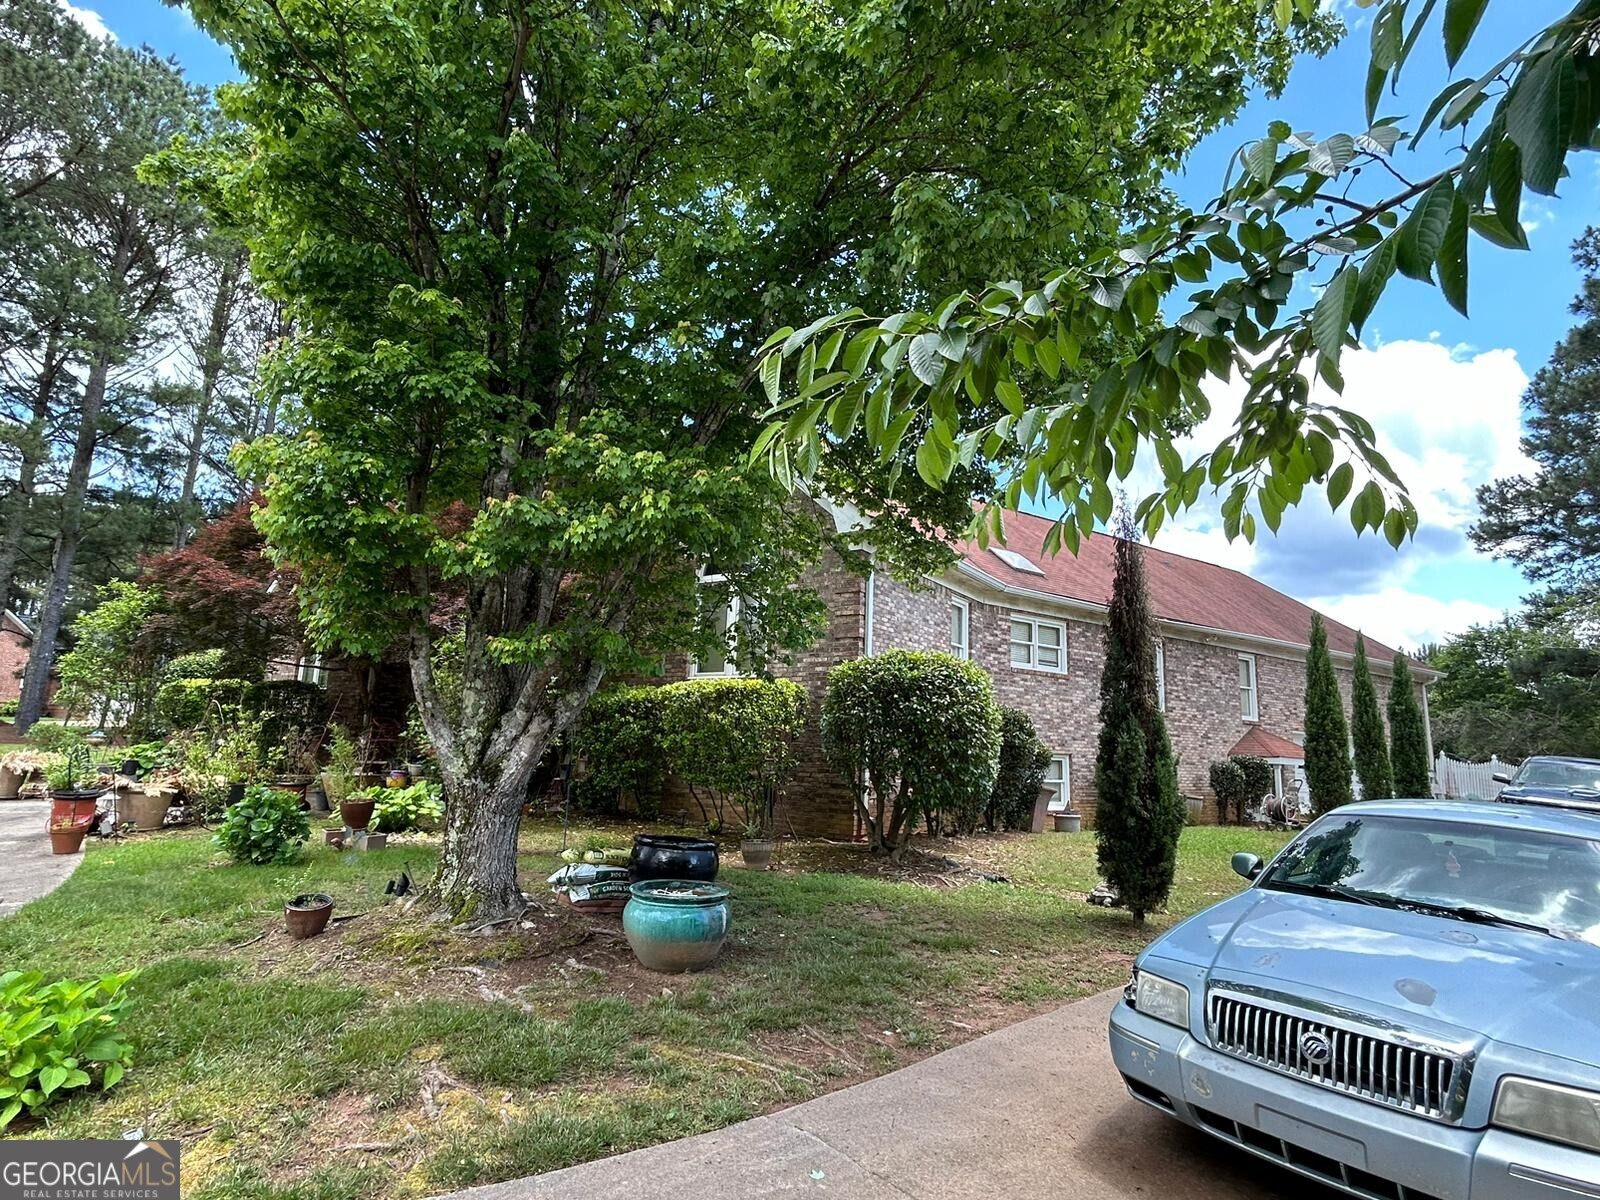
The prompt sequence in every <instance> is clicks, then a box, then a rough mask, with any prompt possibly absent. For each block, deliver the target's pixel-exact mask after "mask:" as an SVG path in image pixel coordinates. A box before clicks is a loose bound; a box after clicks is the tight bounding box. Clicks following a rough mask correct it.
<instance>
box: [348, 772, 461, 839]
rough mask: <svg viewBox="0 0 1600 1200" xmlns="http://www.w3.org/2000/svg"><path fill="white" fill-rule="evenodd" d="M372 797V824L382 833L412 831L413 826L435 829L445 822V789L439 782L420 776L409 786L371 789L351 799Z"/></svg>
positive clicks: (353, 795)
mask: <svg viewBox="0 0 1600 1200" xmlns="http://www.w3.org/2000/svg"><path fill="white" fill-rule="evenodd" d="M369 791H370V792H373V793H376V794H375V795H374V796H373V797H372V799H373V800H374V802H375V803H374V805H373V809H372V827H373V829H375V830H377V831H378V832H380V833H409V832H410V831H411V830H413V829H422V830H428V831H432V830H436V829H438V828H439V826H440V825H441V824H443V822H444V796H443V790H442V789H441V788H440V787H439V785H438V784H437V783H430V782H429V781H428V780H426V779H419V780H418V781H417V782H416V783H413V784H412V785H411V786H410V787H403V788H368V789H363V791H361V792H356V793H353V794H352V798H354V797H361V798H366V793H367V792H369Z"/></svg>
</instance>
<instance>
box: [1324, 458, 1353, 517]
mask: <svg viewBox="0 0 1600 1200" xmlns="http://www.w3.org/2000/svg"><path fill="white" fill-rule="evenodd" d="M1355 478H1356V471H1355V468H1354V467H1352V466H1351V465H1350V464H1349V463H1340V464H1339V465H1338V466H1337V467H1335V468H1334V469H1333V474H1332V475H1330V476H1329V477H1328V507H1329V508H1332V509H1337V508H1338V507H1339V506H1340V505H1341V504H1343V503H1344V498H1345V497H1346V496H1348V495H1349V494H1350V486H1351V485H1352V484H1353V483H1354V482H1355Z"/></svg>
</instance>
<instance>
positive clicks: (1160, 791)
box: [1094, 507, 1185, 921]
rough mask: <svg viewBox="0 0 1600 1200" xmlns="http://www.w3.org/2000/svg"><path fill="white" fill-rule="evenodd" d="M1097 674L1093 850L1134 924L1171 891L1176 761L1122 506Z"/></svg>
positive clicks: (1179, 820) (1140, 574) (1150, 621)
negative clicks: (1160, 701) (1101, 667)
mask: <svg viewBox="0 0 1600 1200" xmlns="http://www.w3.org/2000/svg"><path fill="white" fill-rule="evenodd" d="M1116 533H1117V538H1118V541H1117V552H1116V553H1117V565H1116V576H1115V578H1114V580H1113V582H1112V586H1111V612H1110V622H1109V626H1108V628H1107V630H1106V665H1105V672H1104V673H1103V674H1102V675H1101V676H1100V749H1099V753H1098V754H1097V755H1096V757H1095V766H1094V787H1095V795H1096V796H1097V797H1098V802H1097V805H1096V808H1095V843H1096V849H1097V853H1098V856H1099V860H1100V873H1101V874H1102V875H1104V876H1105V878H1106V882H1108V883H1109V884H1111V886H1112V887H1113V888H1115V889H1116V891H1117V896H1118V897H1119V899H1120V900H1121V902H1122V904H1123V906H1124V907H1126V908H1127V910H1128V911H1129V912H1131V913H1132V914H1133V916H1134V918H1135V919H1136V920H1139V921H1143V920H1144V917H1145V914H1146V913H1148V912H1153V911H1155V910H1156V909H1157V908H1159V907H1160V906H1161V905H1162V904H1163V903H1164V902H1165V901H1166V898H1167V893H1168V892H1170V891H1171V890H1172V880H1173V876H1174V874H1175V873H1176V871H1177V865H1178V836H1179V835H1180V834H1181V833H1182V832H1183V822H1184V817H1185V808H1184V803H1183V798H1182V797H1181V796H1179V795H1178V763H1177V760H1176V759H1175V758H1174V757H1173V754H1172V743H1171V742H1170V741H1168V740H1167V725H1166V722H1165V720H1163V718H1162V716H1161V709H1160V706H1159V705H1158V704H1157V703H1156V677H1155V662H1156V625H1155V615H1154V613H1153V612H1152V611H1151V609H1150V597H1149V595H1148V594H1147V593H1146V591H1145V581H1144V558H1143V554H1144V551H1143V548H1142V547H1141V546H1140V545H1139V540H1138V532H1137V529H1136V527H1135V525H1134V523H1133V518H1132V516H1131V514H1130V513H1129V512H1128V510H1127V508H1126V507H1124V509H1123V511H1122V515H1121V518H1120V519H1119V520H1118V523H1117V529H1116Z"/></svg>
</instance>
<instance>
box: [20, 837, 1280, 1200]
mask: <svg viewBox="0 0 1600 1200" xmlns="http://www.w3.org/2000/svg"><path fill="white" fill-rule="evenodd" d="M596 830H600V831H603V832H606V833H608V834H611V835H613V836H611V837H610V839H609V840H610V841H611V842H612V844H616V845H626V844H627V841H628V838H629V837H630V836H631V833H632V830H631V829H627V828H623V827H621V826H612V827H593V826H591V827H586V828H585V829H584V830H580V831H577V833H578V834H579V835H580V836H581V835H582V834H583V833H587V832H593V831H596ZM1282 840H1283V839H1282V837H1281V835H1275V834H1268V833H1260V832H1255V831H1248V830H1237V829H1228V830H1219V829H1210V828H1195V829H1190V830H1188V831H1186V832H1185V834H1184V840H1183V849H1182V855H1181V858H1180V864H1179V879H1178V885H1177V889H1176V892H1175V895H1174V898H1173V904H1172V909H1173V913H1172V915H1171V916H1163V917H1160V918H1156V919H1153V920H1152V922H1151V923H1150V925H1149V926H1147V927H1145V928H1143V929H1141V928H1139V927H1136V926H1135V925H1133V924H1132V922H1131V921H1130V920H1129V919H1128V918H1127V917H1126V916H1125V915H1123V914H1121V913H1117V912H1114V911H1109V910H1105V909H1099V908H1093V907H1090V906H1089V905H1087V904H1085V903H1084V902H1083V895H1084V893H1085V892H1086V891H1087V890H1088V889H1089V888H1091V887H1092V886H1093V884H1094V880H1095V870H1094V843H1093V839H1092V837H1091V836H1090V835H1087V834H1084V835H1066V834H1050V835H1034V836H1026V835H1008V836H1001V837H990V838H974V839H967V840H965V841H962V842H948V843H939V844H938V845H936V846H931V847H928V849H929V850H930V851H932V852H933V853H935V854H937V855H939V856H943V857H941V858H937V859H931V860H924V861H923V863H922V864H921V865H920V866H919V867H918V868H917V869H915V870H908V871H905V872H884V873H880V872H877V871H876V870H874V869H873V867H872V866H871V865H870V864H868V863H867V862H866V861H865V859H864V855H863V854H862V853H861V852H860V851H859V850H858V849H857V848H855V847H840V846H836V845H832V844H827V843H802V844H797V845H785V846H784V847H783V849H782V851H781V852H780V860H781V861H780V867H779V869H778V870H774V871H770V872H757V871H747V870H743V869H740V868H739V867H737V866H735V865H732V863H728V864H727V865H725V867H724V871H723V875H722V878H721V882H724V883H726V884H727V885H728V887H729V888H730V889H731V890H732V892H733V932H732V934H731V935H730V939H729V943H728V945H727V947H726V948H725V950H724V952H723V955H722V957H721V958H720V959H719V960H718V962H717V963H716V964H715V965H714V966H713V967H712V968H711V969H710V970H709V971H707V972H705V973H702V974H699V975H694V976H663V975H654V974H651V973H649V972H646V971H644V970H642V969H641V968H639V967H638V966H637V965H635V964H634V962H633V959H632V956H631V954H630V953H629V951H628V949H627V945H626V943H625V942H623V941H622V938H621V932H620V923H619V921H618V920H617V918H615V917H611V918H605V917H599V916H593V915H584V914H573V913H570V912H568V911H566V910H560V909H558V906H555V905H554V904H552V905H551V906H550V907H551V909H552V911H551V912H550V913H548V914H534V915H533V916H532V917H531V919H530V921H528V922H525V923H524V927H523V928H521V929H517V930H515V931H514V932H512V933H510V934H498V935H494V936H488V937H466V936H462V935H456V934H451V933H449V932H448V931H444V930H440V929H438V928H437V927H430V926H425V925H422V924H420V923H418V922H417V921H415V920H413V919H408V918H407V917H405V915H404V914H403V913H402V912H401V911H400V906H398V905H393V904H390V905H388V906H385V905H384V904H383V901H384V894H383V892H384V884H385V882H386V881H387V880H388V879H390V878H392V877H394V876H396V875H398V874H399V873H400V871H401V870H402V869H403V868H405V869H409V871H410V872H411V874H412V875H413V876H414V877H418V878H426V876H427V874H428V873H429V872H430V871H431V869H432V865H433V858H434V851H433V849H432V848H431V846H430V845H429V844H428V841H427V839H416V840H413V841H411V842H410V843H409V844H402V845H396V844H395V843H394V842H393V841H391V844H390V848H389V849H387V850H384V851H381V852H376V853H372V854H368V855H354V854H341V853H338V852H335V851H333V850H330V849H327V848H324V847H321V846H316V847H309V848H308V849H307V850H306V853H305V855H304V858H303V861H301V862H300V863H297V864H294V865H291V866H287V867H250V866H234V865H231V864H229V863H227V861H226V860H225V859H224V858H222V857H221V856H220V855H219V854H218V853H217V852H216V851H215V850H214V849H213V847H212V845H211V842H210V839H209V837H208V835H206V834H204V833H202V832H198V831H195V832H178V833H165V834H159V835H148V836H145V837H143V838H138V839H134V840H130V841H126V842H122V843H114V844H105V845H91V846H90V847H89V849H88V851H87V853H88V857H87V860H86V861H85V862H84V863H83V864H82V866H81V867H80V868H79V869H78V871H77V872H76V873H75V874H74V875H73V876H72V878H71V879H69V880H68V881H67V882H66V884H64V885H63V886H62V887H61V888H60V889H59V890H58V891H57V892H55V893H54V894H52V895H50V896H48V897H45V898H44V899H42V900H39V901H36V902H35V903H33V904H31V905H28V906H27V907H25V908H24V909H22V910H21V911H20V912H19V913H18V914H17V915H16V916H14V917H12V918H10V919H8V920H4V921H0V964H4V967H5V968H6V969H13V968H15V969H38V970H41V971H43V972H45V973H46V974H47V975H48V976H71V977H86V976H89V975H91V974H99V973H103V972H110V971H119V970H125V969H127V968H128V967H131V966H138V967H141V968H142V970H143V973H142V974H141V975H140V976H139V978H138V979H137V980H136V982H135V984H134V989H133V995H134V998H135V1006H134V1008H133V1010H132V1012H131V1014H130V1016H129V1018H128V1031H129V1032H130V1033H131V1035H132V1036H133V1038H134V1040H135V1042H136V1043H137V1047H138V1051H137V1056H136V1058H135V1062H134V1067H133V1069H132V1070H131V1071H130V1072H129V1074H128V1076H127V1078H126V1079H125V1080H124V1081H123V1082H122V1083H121V1084H120V1085H119V1086H118V1087H117V1088H116V1089H114V1090H113V1091H112V1092H110V1093H108V1094H106V1095H104V1096H101V1095H87V1096H83V1097H81V1098H78V1099H75V1100H72V1101H70V1102H67V1103H64V1104H62V1105H60V1106H58V1107H56V1108H55V1109H54V1110H52V1111H51V1112H50V1114H49V1119H48V1122H47V1123H45V1124H34V1125H32V1126H29V1125H26V1124H19V1125H15V1126H13V1127H12V1129H11V1130H10V1131H8V1132H9V1133H10V1134H11V1135H13V1136H24V1137H28V1136H35V1137H56V1138H80V1137H84V1138H86V1137H118V1136H120V1135H121V1134H122V1132H123V1131H124V1130H126V1129H130V1128H135V1127H138V1128H142V1129H143V1130H144V1131H145V1134H146V1135H147V1136H150V1137H164V1138H165V1137H178V1138H181V1139H182V1141H183V1147H184V1150H183V1153H184V1162H183V1175H184V1182H185V1191H186V1194H188V1195H192V1196H195V1197H207V1198H217V1197H230V1198H241V1200H242V1198H252V1200H267V1198H269V1197H270V1198H274V1200H278V1198H282V1200H288V1198H290V1197H293V1198H295V1200H344V1198H346V1197H348V1198H351V1200H354V1198H356V1197H362V1198H370V1197H409V1196H423V1195H429V1194H432V1193H436V1192H441V1191H446V1190H449V1189H452V1188H457V1187H464V1186H467V1185H469V1184H474V1183H484V1182H490V1181H494V1180H501V1179H507V1178H511V1177H514V1176H518V1175H525V1174H530V1173H533V1172H537V1171H546V1170H551V1169H553V1168H556V1167H561V1166H566V1165H569V1164H571V1163H576V1162H581V1161H584V1160H587V1159H591V1158H596V1157H600V1156H602V1155H606V1154H612V1153H616V1152H619V1151H621V1150H626V1149H631V1148H634V1147H637V1146H643V1145H649V1144H652V1143H655V1142H661V1141H665V1140H668V1139H671V1138H677V1137H682V1136H685V1135H687V1134H692V1133H699V1132H702V1131H705V1130H708V1129H713V1128H716V1127H718V1126H722V1125H726V1124H728V1123H730V1122H732V1121H737V1120H740V1119H742V1118H745V1117H749V1116H753V1115H756V1114H758V1113H761V1112H764V1111H769V1110H771V1109H773V1108H777V1107H781V1106H783V1105H786V1104H790V1103H794V1102H796V1101H799V1100H803V1099H806V1098H808V1097H810V1096H814V1095H817V1094H819V1093H820V1092H823V1091H827V1090H829V1089H831V1088H835V1087H840V1086H843V1085H846V1084H849V1083H854V1082H858V1081H860V1080H862V1079H865V1078H867V1077H869V1076H872V1075H876V1074H880V1073H882V1072H884V1071H888V1070H892V1069H894V1068H895V1067H898V1066H903V1065H905V1064H907V1063H909V1062H911V1061H913V1060H915V1059H916V1058H919V1057H921V1056H923V1055H926V1054H928V1053H932V1052H934V1051H937V1050H939V1049H943V1048H945V1047H947V1046H950V1045H953V1044H955V1043H957V1042H961V1041H965V1040H967V1039H969V1038H972V1037H975V1036H977V1035H978V1034H980V1033H982V1032H985V1031H986V1030H988V1029H992V1028H995V1027H998V1026H999V1025H1003V1024H1007V1023H1010V1022H1011V1021H1014V1020H1018V1019H1020V1018H1022V1017H1025V1016H1028V1015H1030V1014H1032V1013H1034V1012H1038V1011H1042V1010H1044V1009H1046V1008H1049V1007H1051V1006H1053V1005H1055V1004H1058V1003H1060V1002H1062V1001H1064V1000H1068V999H1071V998H1073V997H1078V996H1084V995H1088V994H1090V993H1092V992H1095V991H1098V990H1100V989H1102V988H1105V987H1108V986H1111V985H1113V984H1116V983H1119V982H1121V981H1122V979H1123V978H1124V977H1125V975H1126V972H1127V965H1128V961H1129V957H1130V956H1131V955H1132V954H1133V953H1134V952H1135V951H1136V950H1137V949H1138V948H1139V947H1140V946H1141V945H1143V944H1144V942H1145V941H1146V940H1148V939H1149V938H1150V937H1151V936H1153V935H1154V933H1155V932H1156V931H1157V930H1159V929H1160V928H1162V927H1163V926H1165V925H1166V924H1168V923H1170V921H1171V920H1174V919H1176V917H1177V916H1180V915H1183V914H1186V913H1189V912H1192V911H1194V910H1195V909H1197V908H1200V907H1202V906H1204V905H1205V904H1207V903H1209V902H1211V901H1212V900H1215V899H1218V898H1220V897H1222V896H1225V895H1228V894H1230V893H1232V892H1233V891H1234V890H1236V889H1237V887H1238V885H1239V881H1238V879H1237V878H1236V877H1235V876H1234V875H1233V874H1232V873H1231V872H1230V870H1229V867H1228V857H1229V855H1230V854H1231V853H1232V852H1233V851H1234V850H1239V849H1246V850H1252V851H1255V852H1257V853H1262V854H1266V853H1269V852H1271V851H1272V850H1275V849H1276V848H1277V846H1279V845H1280V844H1281V843H1282ZM560 846H561V831H560V829H559V828H558V827H556V826H553V825H549V824H530V825H528V826H527V827H525V830H524V834H523V852H524V871H525V879H526V881H527V886H528V888H529V890H530V891H531V892H535V893H538V892H541V891H542V884H540V883H539V881H540V880H542V878H543V876H544V875H547V874H549V872H550V871H551V870H553V869H554V868H555V866H557V865H559V860H558V859H557V857H556V855H557V851H558V850H559V848H560ZM730 857H731V858H732V859H733V860H734V861H735V862H736V861H737V854H733V855H731V856H730ZM725 862H726V860H725ZM826 868H833V869H826ZM985 874H988V875H1002V876H1004V877H1006V879H1007V880H1009V882H991V881H986V880H985V879H984V878H983V876H984V875H985ZM305 891H327V892H330V893H332V894H333V895H334V896H335V898H336V899H337V901H338V906H339V907H338V908H337V909H336V913H344V914H351V913H357V914H365V915H362V916H359V917H358V918H357V919H355V920H351V921H347V922H340V923H338V924H336V925H334V926H333V927H331V928H330V932H329V933H328V934H326V935H324V936H323V937H320V938H316V939H313V940H311V941H308V942H299V943H296V942H291V941H290V940H289V939H288V938H287V936H286V935H285V934H284V933H283V932H282V917H281V906H282V903H283V900H284V899H285V898H286V897H288V896H291V895H293V894H295V893H297V892H305Z"/></svg>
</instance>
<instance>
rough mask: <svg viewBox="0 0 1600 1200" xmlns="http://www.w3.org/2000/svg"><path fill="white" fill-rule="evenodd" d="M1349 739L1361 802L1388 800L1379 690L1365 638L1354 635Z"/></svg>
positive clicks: (1389, 773) (1390, 786)
mask: <svg viewBox="0 0 1600 1200" xmlns="http://www.w3.org/2000/svg"><path fill="white" fill-rule="evenodd" d="M1350 740H1351V742H1352V744H1353V747H1354V750H1355V754H1354V758H1355V769H1356V779H1357V780H1359V781H1360V783H1361V798H1362V799H1363V800H1387V799H1389V798H1390V797H1391V796H1393V795H1394V772H1393V768H1392V767H1391V766H1390V765H1389V740H1388V736H1387V735H1386V734H1385V732H1384V728H1383V710H1382V709H1381V708H1379V707H1378V689H1377V687H1376V686H1375V685H1374V684H1373V682H1372V668H1371V667H1370V666H1368V665H1367V639H1366V638H1364V637H1362V636H1361V635H1360V634H1359V633H1358V634H1356V663H1355V678H1354V680H1353V682H1352V683H1351V685H1350Z"/></svg>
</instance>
